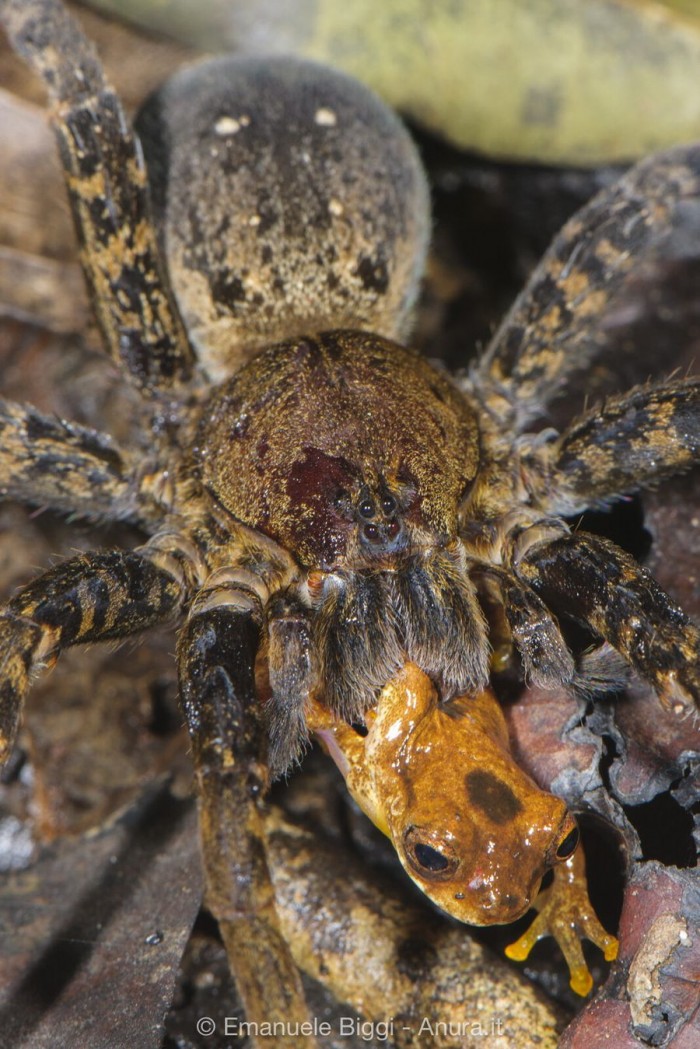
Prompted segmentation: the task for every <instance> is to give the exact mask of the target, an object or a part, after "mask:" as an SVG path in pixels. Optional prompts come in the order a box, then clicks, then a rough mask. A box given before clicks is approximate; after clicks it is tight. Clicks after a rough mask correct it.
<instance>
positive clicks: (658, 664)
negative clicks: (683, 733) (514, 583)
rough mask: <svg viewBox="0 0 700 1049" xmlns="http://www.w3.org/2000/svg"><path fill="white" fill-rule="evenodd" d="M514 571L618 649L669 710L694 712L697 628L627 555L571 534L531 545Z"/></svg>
mask: <svg viewBox="0 0 700 1049" xmlns="http://www.w3.org/2000/svg"><path fill="white" fill-rule="evenodd" d="M523 535H524V536H526V533H523ZM514 570H515V572H516V573H517V575H518V576H519V577H520V578H521V579H523V580H525V582H527V583H529V585H530V586H531V587H532V588H533V590H535V591H536V592H537V593H538V594H539V595H540V596H541V597H542V599H543V600H544V601H545V602H546V603H547V605H549V606H550V607H551V608H552V609H553V610H554V611H555V612H558V613H568V614H569V615H574V616H576V617H577V618H578V619H579V620H581V621H583V622H584V623H585V624H587V625H588V626H590V627H591V628H592V629H593V630H594V631H595V632H596V633H597V634H599V635H600V636H601V637H602V638H604V639H605V640H606V641H608V642H609V643H610V644H611V645H612V646H613V648H615V649H617V651H618V652H620V653H621V654H622V655H623V656H624V658H625V659H626V660H627V661H628V663H630V664H631V666H632V667H634V669H635V670H637V671H638V673H639V674H641V675H642V677H645V678H646V679H647V680H649V681H651V683H652V684H653V685H654V687H655V689H656V691H657V692H658V694H659V697H660V699H661V700H662V702H663V703H664V704H665V705H666V706H667V707H670V708H671V709H673V710H674V711H676V713H683V712H685V711H687V712H690V711H691V710H696V709H697V706H698V705H699V704H700V631H699V630H698V628H697V627H696V626H695V625H694V624H693V623H692V621H691V620H690V619H689V617H688V616H687V615H686V614H685V612H683V611H682V610H681V609H680V608H678V606H677V605H675V604H674V603H673V601H672V600H671V598H670V597H669V596H668V594H666V593H665V592H664V591H663V590H662V589H661V587H660V586H659V585H658V583H657V582H655V580H654V578H653V577H652V576H651V575H650V574H649V572H647V571H645V569H643V568H642V567H641V566H640V565H638V564H637V562H636V561H635V560H634V558H632V557H630V555H629V554H626V553H625V552H624V551H623V550H621V549H620V548H619V547H618V546H616V545H615V544H614V543H611V542H610V541H609V540H607V539H602V538H600V537H599V536H594V535H590V534H588V533H586V532H574V533H569V534H566V535H561V536H559V537H557V538H555V539H551V540H549V541H543V542H541V543H536V544H534V545H532V546H531V547H530V548H529V549H528V550H527V551H526V552H525V553H524V554H523V556H522V557H521V558H520V559H519V560H518V561H517V564H515V565H514Z"/></svg>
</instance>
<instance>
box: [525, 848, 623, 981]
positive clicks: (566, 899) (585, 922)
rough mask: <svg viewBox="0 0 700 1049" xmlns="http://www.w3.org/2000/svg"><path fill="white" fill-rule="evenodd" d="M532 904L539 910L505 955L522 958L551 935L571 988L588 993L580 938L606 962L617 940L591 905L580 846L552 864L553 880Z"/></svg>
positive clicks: (613, 953)
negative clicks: (564, 964) (592, 944)
mask: <svg viewBox="0 0 700 1049" xmlns="http://www.w3.org/2000/svg"><path fill="white" fill-rule="evenodd" d="M535 907H536V909H537V910H538V911H539V914H538V915H537V917H536V918H535V920H534V921H533V923H532V925H531V926H530V928H529V929H528V930H527V931H526V932H525V933H523V935H522V936H521V937H520V939H518V940H516V941H515V943H511V944H510V945H509V946H508V947H506V949H505V953H506V956H507V957H508V958H512V959H513V961H516V962H523V961H525V959H526V958H527V957H528V955H529V954H530V951H531V950H532V948H533V947H534V946H535V944H536V943H537V941H538V940H540V939H542V937H543V936H553V937H554V939H555V940H556V942H557V943H558V944H559V946H560V948H561V950H562V953H563V955H564V957H565V959H566V963H567V965H568V966H569V974H570V979H569V985H570V986H571V988H572V990H573V991H575V992H576V994H580V995H582V996H585V995H587V994H589V993H590V991H591V989H592V987H593V977H592V976H591V974H590V971H589V969H588V966H587V965H586V961H585V959H584V957H583V951H582V950H581V940H582V938H583V937H584V936H585V937H586V939H587V940H590V941H591V943H594V944H595V945H596V947H599V948H600V950H601V951H602V952H603V955H604V957H605V960H606V961H607V962H611V961H614V959H615V958H617V949H618V942H617V940H616V939H615V937H614V936H611V935H610V934H609V933H607V932H606V931H605V929H604V928H603V926H602V925H601V924H600V922H599V921H598V918H597V917H596V914H595V911H594V910H593V907H592V906H591V901H590V900H589V898H588V888H587V885H586V862H585V859H584V856H583V849H581V848H579V849H577V851H576V852H575V853H574V854H573V856H571V857H570V858H569V859H568V860H567V861H566V863H564V864H562V865H561V866H560V867H557V868H555V870H554V881H553V882H552V884H551V886H550V887H549V888H548V889H545V890H544V892H541V893H540V895H539V896H538V898H537V900H536V902H535Z"/></svg>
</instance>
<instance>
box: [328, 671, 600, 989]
mask: <svg viewBox="0 0 700 1049" xmlns="http://www.w3.org/2000/svg"><path fill="white" fill-rule="evenodd" d="M309 724H310V727H311V728H312V730H313V731H314V732H315V733H316V735H317V736H318V738H319V739H320V740H321V742H322V743H323V745H324V746H325V747H326V749H327V750H328V752H329V754H330V755H331V756H332V757H333V759H334V761H335V762H336V764H337V765H338V768H339V769H340V771H341V772H342V774H343V776H344V778H345V781H346V783H347V787H348V789H349V791H350V793H351V794H352V796H353V798H354V799H355V801H356V802H357V803H358V805H359V806H360V808H361V809H362V810H363V811H364V812H365V813H366V814H367V815H368V816H369V817H370V819H372V821H373V822H374V823H375V824H376V825H377V827H379V829H380V830H381V831H383V833H384V834H386V835H387V836H388V837H389V838H390V839H391V841H392V843H393V845H394V847H395V849H396V851H397V853H398V855H399V858H400V860H401V863H402V864H403V866H404V868H405V870H406V871H407V873H408V874H409V875H410V877H411V878H412V879H413V881H414V882H415V883H416V884H417V885H418V886H419V887H420V888H421V889H422V890H423V892H424V893H426V895H427V896H428V897H429V898H430V899H431V900H432V901H433V902H434V903H436V904H437V905H438V906H439V907H441V908H442V909H443V910H444V911H446V912H447V913H448V914H451V915H452V916H453V917H455V918H458V919H459V920H460V921H463V922H467V923H469V924H470V925H492V924H505V923H508V922H512V921H515V920H516V919H517V918H520V917H521V916H522V915H523V914H524V913H525V912H526V911H527V910H528V909H529V908H530V907H532V906H535V907H537V909H538V910H539V914H538V916H537V918H536V919H535V921H534V922H533V924H532V925H531V926H530V928H529V929H528V930H527V932H526V933H525V934H524V935H523V936H522V937H520V939H519V940H517V941H516V942H515V943H513V944H511V945H510V946H509V947H508V948H506V954H507V955H508V957H510V958H514V959H516V960H519V961H522V960H524V959H525V958H526V957H527V956H528V954H529V953H530V951H531V949H532V947H533V945H534V944H535V943H536V941H537V940H538V939H540V938H541V937H542V936H545V935H551V936H553V937H554V938H555V940H556V941H557V943H558V944H559V946H560V947H561V949H562V951H563V953H564V956H565V958H566V961H567V963H568V966H569V970H570V975H571V986H572V988H573V989H574V990H575V991H576V992H577V993H578V994H581V995H585V994H588V992H589V991H590V990H591V987H592V984H593V981H592V977H591V974H590V972H589V970H588V967H587V965H586V963H585V961H584V958H583V953H582V950H581V943H580V938H581V936H584V935H585V936H586V937H587V938H588V939H589V940H591V941H592V942H593V943H595V944H596V945H597V946H598V947H600V949H601V950H602V951H603V953H604V955H605V958H606V959H607V960H612V959H613V958H615V957H616V955H617V940H616V939H615V938H614V937H613V936H610V935H609V934H608V933H607V932H606V931H605V929H603V927H602V926H601V924H600V922H599V921H598V919H597V917H596V915H595V913H594V911H593V909H592V906H591V903H590V901H589V899H588V892H587V888H586V878H585V866H584V860H583V854H582V851H581V850H580V849H579V850H578V851H577V850H576V847H577V844H578V838H579V835H578V829H577V826H576V821H575V819H574V818H573V816H572V815H571V814H570V813H569V812H568V810H567V808H566V805H565V803H564V802H563V801H562V800H561V799H560V798H556V797H554V796H553V795H552V794H548V793H546V791H543V790H541V789H540V788H539V787H538V786H537V785H536V784H535V783H534V782H533V781H532V780H531V779H530V777H529V776H527V775H526V774H525V773H524V772H523V771H522V769H520V768H519V767H518V766H517V765H516V763H515V761H514V760H513V757H512V755H511V753H510V750H509V744H508V732H507V728H506V723H505V720H504V717H503V713H502V711H501V708H500V706H499V704H498V702H497V700H496V698H495V696H494V695H493V693H492V692H491V691H490V689H485V690H484V691H483V692H480V693H479V694H478V695H475V696H463V697H458V698H456V699H454V700H451V701H450V702H449V703H447V704H441V703H439V702H438V695H437V691H436V689H435V687H434V685H433V684H432V682H431V680H430V678H429V677H428V676H427V675H426V674H425V673H424V672H423V671H422V670H420V669H419V668H418V667H417V666H416V665H415V664H413V663H407V664H406V665H405V666H404V667H403V668H402V669H401V670H400V671H399V672H398V673H397V674H396V675H395V676H394V677H393V678H392V680H391V681H390V682H389V683H388V684H387V685H386V686H385V688H384V689H383V690H382V692H381V694H380V696H379V700H378V703H377V706H376V708H375V709H374V710H373V711H371V712H370V713H369V714H368V715H367V719H366V726H367V733H366V735H362V734H361V733H359V732H357V731H356V730H355V729H354V728H352V727H351V726H349V725H348V724H346V723H345V722H344V721H341V720H338V719H336V718H335V717H334V716H333V715H332V714H330V713H329V711H328V710H327V709H326V708H325V707H323V706H322V705H321V704H320V703H313V704H312V706H311V710H310V712H309ZM550 868H553V869H554V881H553V883H552V885H551V887H550V888H549V889H546V890H545V891H544V892H542V894H541V895H540V897H539V898H537V897H538V892H539V889H540V883H541V881H542V877H543V875H544V874H545V873H546V872H547V871H548V870H549V869H550Z"/></svg>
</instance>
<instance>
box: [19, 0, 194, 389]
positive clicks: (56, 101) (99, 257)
mask: <svg viewBox="0 0 700 1049" xmlns="http://www.w3.org/2000/svg"><path fill="white" fill-rule="evenodd" d="M0 20H1V21H2V24H3V25H4V27H5V29H6V30H7V33H8V36H9V38H10V41H11V43H12V45H13V47H14V48H15V50H16V51H17V52H18V53H19V54H21V55H22V56H23V58H24V59H25V60H26V61H27V62H28V63H29V65H30V66H31V67H32V69H33V70H34V71H35V72H36V73H37V74H38V75H39V76H40V77H41V78H42V79H43V81H44V84H45V86H46V88H47V91H48V93H49V97H50V99H51V103H52V114H51V118H52V123H53V127H54V131H55V133H56V137H57V139H58V144H59V150H60V156H61V161H62V164H63V168H64V173H65V178H66V185H67V188H68V195H69V198H70V203H71V208H72V211H73V218H74V220H75V224H76V228H77V232H78V239H79V242H80V246H81V261H82V265H83V269H84V271H85V275H86V277H87V281H88V284H89V285H90V287H91V290H92V293H93V296H92V297H93V302H94V303H96V304H97V319H98V322H99V325H100V328H101V330H102V334H103V336H104V339H105V344H106V346H107V348H108V350H109V353H110V354H111V356H112V357H113V359H114V360H115V361H116V362H117V363H118V364H120V366H121V367H122V368H123V369H124V370H125V371H126V373H127V374H128V375H129V377H130V379H131V380H132V381H133V382H134V383H135V384H136V386H137V387H138V388H139V389H140V390H141V391H142V393H144V394H145V395H146V396H155V395H158V394H173V393H177V392H178V390H179V389H180V388H182V387H183V386H184V385H185V384H186V383H187V381H188V380H189V379H190V378H191V375H192V362H193V358H192V351H191V349H190V346H189V343H188V340H187V336H186V334H185V331H184V328H183V325H182V322H181V320H180V316H179V314H178V312H177V308H176V307H175V305H174V303H173V301H172V298H171V296H170V293H169V290H168V285H167V281H166V280H165V278H164V274H163V270H162V263H161V260H160V257H159V251H158V244H157V241H156V235H155V232H154V229H153V226H152V224H151V212H150V202H149V196H148V188H147V182H146V172H145V168H144V164H143V159H142V156H141V149H140V146H139V143H138V140H137V139H136V138H135V136H134V134H133V132H132V131H131V129H130V127H129V122H128V120H127V118H126V114H125V113H124V110H123V108H122V106H121V103H120V101H119V99H118V97H117V95H116V93H115V92H114V90H113V89H112V88H111V87H110V86H109V84H107V83H106V82H105V79H104V75H103V72H102V68H101V66H100V63H99V59H98V57H97V54H96V52H95V49H94V48H93V46H92V44H91V43H90V42H89V41H88V40H87V39H86V37H85V36H84V35H83V33H82V31H81V30H80V28H79V26H78V24H77V22H76V21H75V19H74V18H73V17H72V16H71V15H70V14H69V13H68V12H67V11H66V10H65V8H64V7H63V5H62V4H61V3H60V2H59V0H3V2H2V3H0Z"/></svg>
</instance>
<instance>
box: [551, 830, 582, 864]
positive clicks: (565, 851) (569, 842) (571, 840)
mask: <svg viewBox="0 0 700 1049" xmlns="http://www.w3.org/2000/svg"><path fill="white" fill-rule="evenodd" d="M578 839H579V832H578V827H574V828H573V830H570V831H569V833H568V834H567V835H566V837H565V838H564V839H563V841H561V842H560V843H559V847H558V848H557V851H556V857H557V859H558V860H568V858H569V856H573V854H574V852H575V851H576V846H577V845H578Z"/></svg>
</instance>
